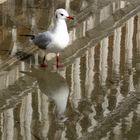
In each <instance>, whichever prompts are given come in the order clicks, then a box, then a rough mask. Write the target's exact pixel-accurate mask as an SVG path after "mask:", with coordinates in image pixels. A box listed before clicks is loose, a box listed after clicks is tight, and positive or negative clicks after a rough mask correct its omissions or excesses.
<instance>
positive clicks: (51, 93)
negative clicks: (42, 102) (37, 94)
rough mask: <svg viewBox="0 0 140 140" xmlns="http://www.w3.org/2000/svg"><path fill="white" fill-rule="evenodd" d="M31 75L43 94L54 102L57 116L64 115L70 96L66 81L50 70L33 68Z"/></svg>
mask: <svg viewBox="0 0 140 140" xmlns="http://www.w3.org/2000/svg"><path fill="white" fill-rule="evenodd" d="M24 73H25V72H24ZM29 75H31V76H33V77H35V78H36V79H37V82H38V85H39V89H40V90H41V92H42V93H44V94H46V95H47V96H48V97H49V99H52V100H53V101H54V103H55V105H56V111H57V114H58V115H63V114H64V112H65V109H66V106H67V100H68V95H69V87H68V84H67V82H66V80H65V79H64V78H63V77H62V76H61V75H60V74H59V73H58V72H56V71H55V72H54V71H50V70H48V69H35V68H32V70H31V72H30V73H29Z"/></svg>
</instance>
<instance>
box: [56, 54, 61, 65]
mask: <svg viewBox="0 0 140 140" xmlns="http://www.w3.org/2000/svg"><path fill="white" fill-rule="evenodd" d="M59 56H60V54H59V53H57V54H56V67H57V68H59V67H63V65H61V64H60V62H59Z"/></svg>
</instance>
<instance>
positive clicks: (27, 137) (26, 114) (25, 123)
mask: <svg viewBox="0 0 140 140" xmlns="http://www.w3.org/2000/svg"><path fill="white" fill-rule="evenodd" d="M31 123H32V95H31V93H29V94H28V95H27V96H26V97H25V98H24V99H23V100H22V105H21V109H20V127H21V136H22V137H23V140H31V139H32V138H31Z"/></svg>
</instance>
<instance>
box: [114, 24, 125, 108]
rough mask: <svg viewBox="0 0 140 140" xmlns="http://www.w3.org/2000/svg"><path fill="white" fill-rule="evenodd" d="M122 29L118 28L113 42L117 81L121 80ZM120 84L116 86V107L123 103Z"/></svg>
mask: <svg viewBox="0 0 140 140" xmlns="http://www.w3.org/2000/svg"><path fill="white" fill-rule="evenodd" d="M121 37H122V27H119V28H117V29H116V30H115V31H114V42H113V60H112V63H113V72H114V76H115V78H116V81H118V80H119V78H120V76H119V74H120V61H121V57H120V51H121V47H123V46H121V41H124V40H121V39H122V38H121ZM120 85H121V84H120V82H119V83H117V85H116V106H117V105H118V104H119V103H120V102H121V101H122V99H123V96H122V94H120Z"/></svg>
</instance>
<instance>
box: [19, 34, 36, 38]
mask: <svg viewBox="0 0 140 140" xmlns="http://www.w3.org/2000/svg"><path fill="white" fill-rule="evenodd" d="M19 36H25V37H30V38H31V39H34V38H35V35H27V34H20V35H19Z"/></svg>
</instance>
